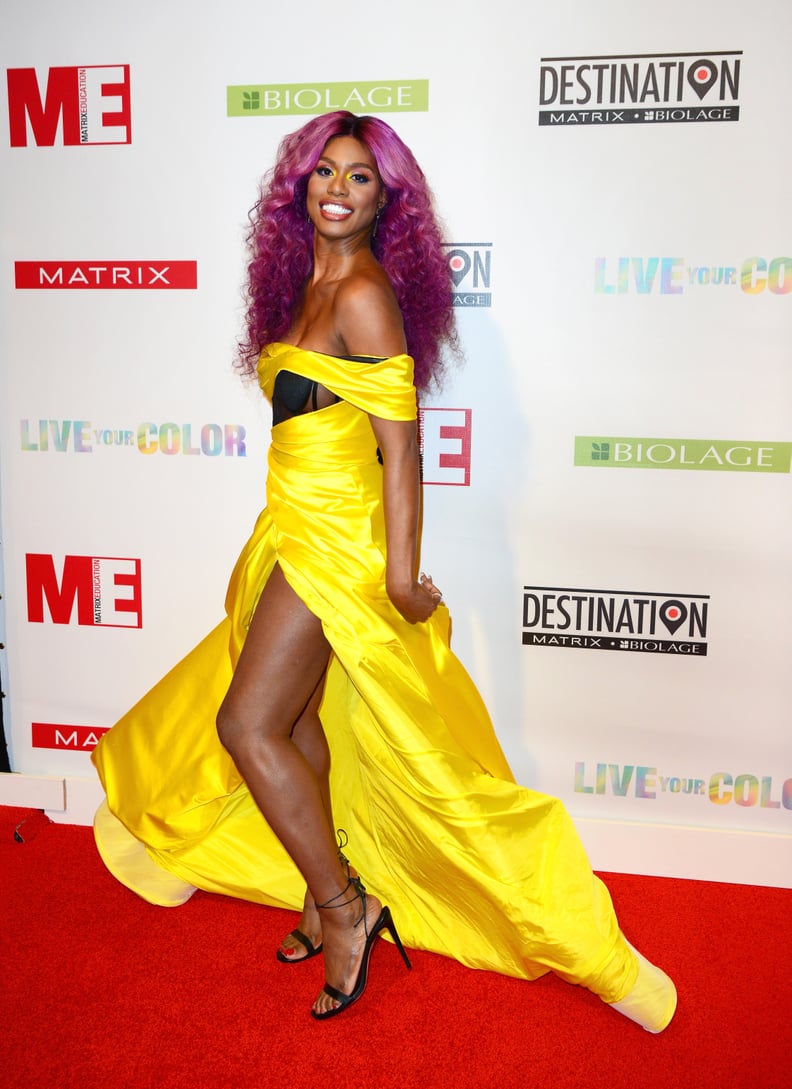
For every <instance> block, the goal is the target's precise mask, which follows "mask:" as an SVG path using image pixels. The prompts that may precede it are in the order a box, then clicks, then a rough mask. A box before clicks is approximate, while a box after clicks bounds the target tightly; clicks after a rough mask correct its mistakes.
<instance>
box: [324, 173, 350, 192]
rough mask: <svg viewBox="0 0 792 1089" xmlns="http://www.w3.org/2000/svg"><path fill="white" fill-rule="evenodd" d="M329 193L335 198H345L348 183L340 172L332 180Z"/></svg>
mask: <svg viewBox="0 0 792 1089" xmlns="http://www.w3.org/2000/svg"><path fill="white" fill-rule="evenodd" d="M327 191H328V193H332V194H333V196H343V194H344V193H346V191H347V181H346V178H345V177H344V175H343V174H342V173H341V172H340V171H339V173H338V174H336V175H335V176H334V177H331V178H330V181H329V184H328V186H327Z"/></svg>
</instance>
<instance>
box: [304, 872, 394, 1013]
mask: <svg viewBox="0 0 792 1089" xmlns="http://www.w3.org/2000/svg"><path fill="white" fill-rule="evenodd" d="M350 886H351V887H352V889H353V890H354V892H353V896H352V897H351V898H350V899H349V900H344V901H342V903H340V904H337V903H335V901H336V900H338V899H340V898H341V897H342V896H343V895H344V893H345V892H347V891H348V889H349V888H350ZM355 898H359V899H360V902H361V904H362V908H363V911H362V914H361V916H360V918H359V919H358V921H357V922H356V923H355V924H354V925H355V926H360V924H361V923H363V926H364V929H365V932H366V944H365V946H364V947H363V959H362V960H361V962H360V969H359V971H358V977H357V980H356V981H355V986H354V987H353V988H352V992H351V994H345V993H344V992H343V991H339V990H338V988H337V987H333V986H332V984H330V983H328V982H327V981H326V980H325V984H324V987H323V990H324V992H325V994H326V995H328V996H329V997H330V998H332V999H333V1001H334V1002H337V1003H338V1005H337V1006H331V1007H330V1009H328V1010H323V1011H321V1012H317V1011H316V1010H311V1016H312V1017H314V1018H316V1020H317V1021H326V1020H327V1018H328V1017H335V1015H336V1014H337V1013H341V1011H342V1010H345V1009H346V1008H347V1006H351V1005H352V1003H353V1002H357V1000H358V999H359V998H360V996H361V995H362V994H363V992H364V991H365V989H366V983H367V982H368V966H369V960H370V958H371V951H372V949H373V948H374V942H375V941H376V939H377V937H378V936H379V934H380V933H381V932H382V931H383V930H387V931H388V933H389V934H390V936H391V937H392V938H393V941H394V944H395V946H396V948H397V949H398V950H399V952H400V953H401V957H402V960H403V961H404V963H405V964H406V965H407V967H408V968H409V969H411V968H412V964H410V958H409V957H408V956H407V953H406V952H405V949H404V946H403V945H402V943H401V938H400V937H399V933H398V931H397V930H396V926H395V925H394V922H393V916H392V915H391V910H390V908H389V907H384V908H383V909H382V911H381V912H380V913H379V915H378V916H377V919H376V921H375V922H374V925H373V926H372V927H371V930H368V929H367V928H366V890H365V888H364V886H363V883H362V882H361V880H360V878H357V877H351V878H350V879H349V881H348V882H347V884H346V885H345V886H344V888H343V889H342V890H341V892H339V893H338V895H336V896H334V897H333V898H332V899H330V900H328V901H327V903H326V904H317V905H316V906H317V908H319V909H324V908H334V907H344V906H346V905H347V904H351V903H352V901H353V900H354V899H355Z"/></svg>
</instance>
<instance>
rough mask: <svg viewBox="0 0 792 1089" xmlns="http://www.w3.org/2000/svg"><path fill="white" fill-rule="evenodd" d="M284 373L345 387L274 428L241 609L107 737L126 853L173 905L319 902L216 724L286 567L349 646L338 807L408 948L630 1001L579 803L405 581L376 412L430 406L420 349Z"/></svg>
mask: <svg viewBox="0 0 792 1089" xmlns="http://www.w3.org/2000/svg"><path fill="white" fill-rule="evenodd" d="M281 369H284V370H288V371H291V372H293V373H296V374H299V375H303V376H305V377H307V378H309V379H312V380H314V381H317V382H319V383H321V384H322V385H324V386H325V387H327V388H328V389H329V390H331V391H332V392H333V393H335V394H337V395H338V396H339V397H340V398H341V400H340V401H338V402H337V403H335V404H333V405H331V406H330V407H328V408H324V409H321V410H320V411H318V412H313V413H308V414H306V415H301V416H296V417H294V418H291V419H287V420H285V421H283V422H281V423H279V424H278V425H277V426H275V427H274V428H273V431H272V444H271V448H270V452H269V472H268V479H267V507H266V509H265V510H264V511H263V512H262V514H261V515H260V517H259V519H258V521H257V523H256V526H255V529H254V531H253V534H252V536H251V538H250V540H249V541H248V542H247V544H246V545H245V547H244V549H243V551H242V554H241V556H240V558H239V560H238V562H237V564H236V567H235V569H234V572H233V574H232V577H231V581H230V585H229V589H228V595H227V599H226V610H227V616H226V618H225V619H224V620H223V621H222V623H221V624H219V626H218V627H217V628H215V629H214V631H213V632H211V633H210V634H209V635H208V636H207V637H206V639H205V640H204V641H203V642H202V643H200V644H199V645H198V646H197V647H196V648H195V649H194V650H193V651H192V652H191V653H190V654H189V655H188V656H187V657H186V658H185V659H184V660H183V661H182V662H181V663H179V664H178V665H177V666H176V667H175V668H174V669H173V670H172V671H171V672H170V673H169V674H168V675H167V676H166V677H165V678H164V679H163V680H162V681H160V682H159V684H158V685H156V686H155V688H154V689H152V691H151V692H149V693H148V695H146V696H145V697H144V698H143V699H142V700H141V701H140V703H138V704H137V705H136V706H135V707H134V708H133V709H132V710H131V711H129V712H128V714H127V715H125V717H124V718H122V719H121V720H120V722H119V723H118V724H117V725H116V726H114V727H113V729H112V730H110V731H109V732H108V733H107V734H106V735H105V736H104V738H103V739H102V740H101V742H100V743H99V745H98V746H97V748H96V750H95V752H94V755H93V759H94V763H95V765H96V767H97V769H98V772H99V775H100V778H101V780H102V783H103V785H104V788H105V791H106V794H107V803H106V806H103V808H102V810H101V811H100V814H99V815H98V817H97V822H96V833H97V843H98V846H99V849H100V852H101V853H102V856H103V858H104V859H105V862H106V863H107V865H108V866H109V868H110V869H111V870H112V871H113V872H114V873H115V875H116V876H117V877H118V878H119V879H120V880H122V881H123V882H124V883H125V884H127V885H129V886H130V887H131V888H133V889H135V891H137V892H138V893H140V894H141V895H143V896H145V897H146V899H149V900H151V901H153V902H155V903H163V904H176V903H179V902H181V901H183V900H184V899H185V898H186V897H187V896H188V895H189V894H190V893H191V891H192V890H193V889H194V888H196V887H197V888H200V889H204V890H208V891H210V892H221V893H225V894H228V895H231V896H238V897H241V898H243V899H246V900H253V901H257V902H259V903H262V904H272V905H277V906H280V907H290V908H301V906H302V901H303V896H304V891H305V887H304V883H303V882H302V879H301V877H300V875H299V873H298V872H297V870H296V869H295V867H294V865H293V863H292V862H291V860H290V859H289V858H288V856H287V855H286V853H285V851H284V850H283V848H282V847H281V845H280V843H279V842H278V841H277V839H276V838H275V836H274V834H273V833H272V831H271V830H270V828H269V826H268V825H267V824H266V822H265V821H264V818H263V817H262V815H261V813H260V812H259V810H258V808H257V807H256V805H255V803H254V802H253V800H252V798H251V796H250V794H249V792H248V790H247V787H246V785H245V783H244V782H243V781H242V779H241V777H240V775H239V773H238V771H237V770H236V767H235V765H234V764H233V762H232V761H231V759H230V757H229V756H228V754H227V753H226V751H225V750H224V749H223V747H222V746H221V744H220V742H219V741H218V738H217V734H216V732H215V726H214V720H215V715H216V712H217V709H218V707H219V705H220V703H221V701H222V699H223V697H224V695H225V692H226V689H227V687H228V684H229V681H230V678H231V674H232V671H233V668H234V664H235V662H236V660H237V657H238V654H239V651H240V648H241V645H242V642H243V640H244V638H245V632H246V629H247V627H248V625H249V622H250V617H251V615H252V613H253V610H254V609H255V607H256V602H257V600H258V597H259V595H260V593H261V590H262V588H263V586H264V584H265V583H266V581H267V578H268V577H269V574H270V571H271V570H272V567H273V565H274V563H275V562H276V561H277V563H278V564H280V567H281V568H282V570H283V573H284V575H285V577H286V579H287V580H288V582H289V583H290V585H291V586H292V587H293V589H294V590H295V591H296V593H297V594H298V595H299V596H300V598H301V599H302V600H303V601H304V602H305V603H306V605H307V606H308V608H309V609H311V611H312V612H313V613H315V614H316V616H318V617H319V618H320V619H321V622H322V625H323V628H324V631H325V634H326V636H327V639H328V641H329V642H330V645H331V647H332V651H333V653H332V657H331V663H330V667H329V670H328V675H327V683H326V689H325V695H324V700H323V704H322V708H321V718H322V722H323V725H324V729H325V732H326V734H327V739H328V742H329V744H330V748H331V752H332V776H331V789H332V796H333V807H334V815H335V818H336V822H337V824H338V825H339V826H341V827H343V828H344V829H345V830H346V831H347V833H348V835H349V847H348V849H347V850H348V853H349V855H350V858H351V860H352V862H353V863H354V865H355V867H356V868H357V869H358V871H359V872H360V873H361V874H362V875H363V877H364V880H365V883H366V886H367V887H368V888H369V889H370V890H371V891H372V892H373V893H375V894H376V895H377V896H378V897H379V898H380V899H381V900H382V901H383V903H387V904H389V905H390V907H391V910H392V912H393V916H394V919H395V920H396V923H397V926H398V927H399V931H400V934H401V936H402V938H403V940H404V942H405V944H406V945H408V946H412V947H414V948H418V949H428V950H432V951H434V952H437V953H442V954H445V955H447V956H450V957H454V958H456V959H457V960H459V961H461V962H462V963H464V964H466V965H470V966H471V967H473V968H484V969H491V970H493V971H497V972H501V973H505V974H507V975H510V976H518V977H523V978H526V979H535V978H537V977H538V976H540V975H542V974H544V973H545V972H547V971H548V970H553V971H555V972H556V973H558V975H560V976H561V977H563V978H564V979H565V980H568V981H570V982H572V983H576V984H581V985H583V986H585V987H588V988H590V989H591V990H592V991H594V992H595V993H596V994H598V995H600V996H601V997H602V998H603V999H604V1000H605V1001H606V1002H611V1003H615V1002H619V1001H620V1000H622V999H623V998H624V997H625V995H627V994H628V992H630V991H631V989H633V988H634V985H635V983H636V978H637V976H638V974H639V958H637V957H636V955H635V954H634V952H633V950H632V948H631V947H630V946H629V945H628V944H627V942H626V941H625V939H624V937H623V936H622V934H621V933H620V930H619V926H618V923H617V920H616V916H615V914H614V911H613V907H612V904H611V900H610V896H609V894H608V892H607V889H606V888H605V886H604V885H603V884H602V882H601V881H600V880H599V879H598V878H597V877H596V876H595V875H594V874H593V873H592V871H591V867H590V865H589V862H588V860H587V858H586V855H585V852H584V850H583V847H582V845H581V843H580V840H579V838H578V835H577V833H576V831H575V828H574V826H573V824H572V821H571V819H570V817H569V815H568V814H567V812H566V810H565V809H564V806H563V805H562V804H561V802H560V801H558V800H557V799H555V798H551V797H548V796H547V795H544V794H540V793H537V792H536V791H533V790H529V789H526V788H525V787H522V786H518V785H517V784H515V782H514V779H513V776H512V774H511V771H510V769H509V766H508V763H507V761H506V759H505V757H504V755H503V752H502V751H501V747H500V745H499V743H498V740H497V738H496V736H495V733H494V731H493V728H492V725H491V722H490V719H489V716H488V714H487V711H486V708H485V707H484V705H483V703H482V700H481V697H480V696H479V694H478V692H477V690H476V688H475V686H474V684H473V682H472V681H471V679H470V678H469V676H468V675H467V673H466V672H465V670H464V668H463V667H462V665H461V663H460V662H459V661H458V660H457V658H456V657H455V656H454V654H453V653H452V652H451V650H450V649H449V645H448V637H449V622H448V613H447V610H446V608H445V606H440V607H439V608H438V609H437V612H436V613H435V614H434V616H433V617H432V618H431V620H429V621H428V622H427V623H425V624H416V625H411V624H408V623H407V622H406V621H405V620H404V619H403V618H402V617H401V615H400V614H399V613H398V612H397V610H396V609H395V608H394V606H393V605H392V604H391V602H390V600H389V599H388V596H387V593H386V591H385V526H384V518H383V505H382V466H381V465H380V463H379V461H378V459H377V451H376V446H377V444H376V441H375V438H374V433H373V430H372V427H371V423H370V420H369V414H371V415H373V416H377V417H382V418H384V419H390V420H412V419H414V418H415V415H416V402H415V391H414V387H413V383H412V361H411V360H410V358H409V357H408V356H404V355H403V356H396V357H392V358H390V359H386V360H383V361H381V362H352V361H349V360H345V359H339V358H336V357H334V356H328V355H323V354H320V353H317V352H312V351H306V350H304V349H300V348H295V347H292V346H291V345H287V344H282V343H278V344H273V345H270V346H269V347H268V348H267V349H265V351H264V352H263V353H262V356H261V361H260V364H259V377H260V382H261V386H262V389H263V390H264V392H265V394H266V395H267V396H268V397H269V398H270V399H271V398H272V393H273V386H274V382H275V377H276V375H277V373H278V371H279V370H281ZM130 833H131V835H130ZM666 1012H667V1011H662V1012H661V1013H660V1014H659V1015H658V1017H659V1020H663V1019H664V1018H666ZM671 1012H673V1010H671ZM657 1019H658V1018H657V1017H656V1018H655V1020H657ZM667 1019H670V1014H669V1016H668V1018H667Z"/></svg>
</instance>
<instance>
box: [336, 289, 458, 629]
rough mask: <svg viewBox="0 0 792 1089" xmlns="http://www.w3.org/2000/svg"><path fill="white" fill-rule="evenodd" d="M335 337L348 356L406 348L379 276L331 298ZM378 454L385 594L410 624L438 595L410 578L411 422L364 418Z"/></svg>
mask: <svg viewBox="0 0 792 1089" xmlns="http://www.w3.org/2000/svg"><path fill="white" fill-rule="evenodd" d="M336 313H337V318H338V335H339V339H340V340H341V342H342V343H343V345H344V348H345V350H346V351H347V352H348V354H350V355H382V354H387V355H388V356H391V355H400V354H401V353H403V352H405V351H406V344H405V341H404V329H403V327H402V320H401V314H400V312H399V308H398V305H397V304H396V298H395V296H394V295H393V292H392V290H391V289H390V285H389V284H387V281H386V280H385V279H384V274H383V275H382V277H377V278H375V279H373V280H372V279H369V278H364V279H362V280H356V281H353V282H351V283H349V284H348V285H347V286H346V289H345V290H344V291H343V292H341V291H339V295H338V298H337V308H336ZM369 419H370V420H371V426H372V428H373V429H374V435H375V436H376V439H377V444H378V446H379V449H380V453H381V454H382V463H383V501H384V506H385V538H386V546H387V552H388V559H387V571H386V588H387V591H388V597H389V598H390V599H391V601H392V602H393V604H394V605H395V606H396V608H397V609H398V610H399V612H400V613H401V614H402V616H403V617H404V619H405V620H407V621H409V622H410V623H411V624H416V623H419V622H420V621H423V620H428V619H429V617H430V616H431V615H432V613H433V612H434V611H435V609H436V608H437V606H438V604H439V603H440V601H441V599H442V594H441V593H440V591H439V590H438V589H437V587H436V586H435V585H434V584H433V582H432V580H431V579H430V578H427V577H426V576H425V575H422V576H421V578H420V580H419V579H418V578H417V577H416V576H417V570H416V565H417V563H418V525H419V521H420V509H421V480H420V463H419V458H418V429H417V425H416V422H415V420H409V421H405V420H384V419H382V418H381V417H379V416H371V415H370V416H369Z"/></svg>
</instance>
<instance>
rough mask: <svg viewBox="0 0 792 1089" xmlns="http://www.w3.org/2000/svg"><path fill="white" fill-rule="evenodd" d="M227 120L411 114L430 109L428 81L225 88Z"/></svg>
mask: <svg viewBox="0 0 792 1089" xmlns="http://www.w3.org/2000/svg"><path fill="white" fill-rule="evenodd" d="M226 91H227V106H228V111H227V112H228V116H229V117H270V116H282V115H284V114H319V113H327V112H328V111H330V110H351V111H352V113H410V112H423V111H426V110H428V109H429V80H428V79H411V80H392V81H386V82H379V83H272V84H248V85H245V86H241V87H228V88H226Z"/></svg>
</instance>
